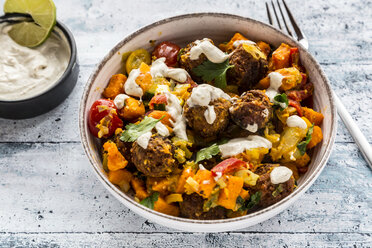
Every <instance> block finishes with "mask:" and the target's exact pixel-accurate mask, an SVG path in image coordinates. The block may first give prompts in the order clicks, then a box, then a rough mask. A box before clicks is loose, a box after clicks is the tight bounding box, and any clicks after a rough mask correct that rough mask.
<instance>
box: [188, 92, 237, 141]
mask: <svg viewBox="0 0 372 248" xmlns="http://www.w3.org/2000/svg"><path fill="white" fill-rule="evenodd" d="M210 106H212V107H213V109H214V113H215V114H216V118H215V120H214V121H213V123H211V124H209V123H208V121H207V119H206V117H205V113H206V110H207V109H208V108H209V107H210ZM230 106H231V103H230V101H228V100H226V99H224V98H218V99H216V100H214V101H212V102H210V103H209V106H198V105H196V106H193V107H190V106H189V105H188V104H187V103H186V104H185V106H184V108H183V114H184V116H185V118H186V122H187V125H188V126H189V127H190V128H191V129H192V130H193V131H194V132H195V133H197V134H199V135H200V136H202V137H204V138H207V137H213V136H216V135H218V134H220V133H221V132H222V131H223V130H225V128H226V127H227V125H228V124H229V119H230V114H229V108H230Z"/></svg>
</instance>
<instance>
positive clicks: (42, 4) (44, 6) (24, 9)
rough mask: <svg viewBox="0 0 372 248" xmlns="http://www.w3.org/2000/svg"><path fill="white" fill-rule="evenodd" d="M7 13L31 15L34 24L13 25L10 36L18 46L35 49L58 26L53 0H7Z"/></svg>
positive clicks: (5, 8)
mask: <svg viewBox="0 0 372 248" xmlns="http://www.w3.org/2000/svg"><path fill="white" fill-rule="evenodd" d="M4 12H5V13H21V14H29V15H31V17H32V19H33V20H34V22H35V23H33V22H20V23H17V24H15V25H12V28H11V30H10V31H9V36H10V37H11V38H12V39H13V40H14V41H15V42H17V43H18V44H20V45H22V46H27V47H35V46H38V45H40V44H42V43H43V42H44V41H45V40H46V39H47V38H48V37H49V35H50V33H51V32H52V30H53V27H54V25H55V24H56V7H55V5H54V3H53V1H52V0H7V1H6V2H5V4H4Z"/></svg>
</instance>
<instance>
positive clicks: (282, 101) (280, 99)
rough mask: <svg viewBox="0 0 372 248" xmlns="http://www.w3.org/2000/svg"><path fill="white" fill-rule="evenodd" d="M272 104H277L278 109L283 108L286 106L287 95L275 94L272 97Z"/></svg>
mask: <svg viewBox="0 0 372 248" xmlns="http://www.w3.org/2000/svg"><path fill="white" fill-rule="evenodd" d="M274 105H278V106H279V107H280V110H284V109H285V108H286V107H288V98H287V95H286V94H285V93H282V94H278V95H276V96H275V97H274ZM283 106H284V107H283Z"/></svg>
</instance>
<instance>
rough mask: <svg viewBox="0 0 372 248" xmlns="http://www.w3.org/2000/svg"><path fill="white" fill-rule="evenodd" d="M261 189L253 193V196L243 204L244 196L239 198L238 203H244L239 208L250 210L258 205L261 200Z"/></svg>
mask: <svg viewBox="0 0 372 248" xmlns="http://www.w3.org/2000/svg"><path fill="white" fill-rule="evenodd" d="M261 195H262V193H261V191H257V192H256V193H254V194H253V195H251V198H249V200H248V201H246V202H244V204H242V200H243V198H241V199H239V197H238V199H237V201H238V200H239V202H238V203H240V204H242V206H241V208H239V210H240V211H244V210H248V209H251V208H253V207H254V206H256V205H257V204H258V203H259V202H260V200H261Z"/></svg>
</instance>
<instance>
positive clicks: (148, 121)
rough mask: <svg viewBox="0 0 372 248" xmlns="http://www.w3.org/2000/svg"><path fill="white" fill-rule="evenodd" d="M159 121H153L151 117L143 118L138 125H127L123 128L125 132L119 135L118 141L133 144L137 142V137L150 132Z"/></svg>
mask: <svg viewBox="0 0 372 248" xmlns="http://www.w3.org/2000/svg"><path fill="white" fill-rule="evenodd" d="M161 119H163V117H162V118H160V119H154V118H152V117H148V116H145V118H144V119H143V120H142V121H141V122H140V123H139V124H137V125H136V124H133V123H131V124H128V125H126V126H125V129H126V130H125V131H124V132H123V133H122V134H121V137H120V140H121V141H124V142H134V141H136V140H137V138H138V137H139V136H141V135H142V134H144V133H147V132H149V131H151V130H152V129H153V128H154V127H155V125H156V123H158V122H159V121H160V120H161Z"/></svg>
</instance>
